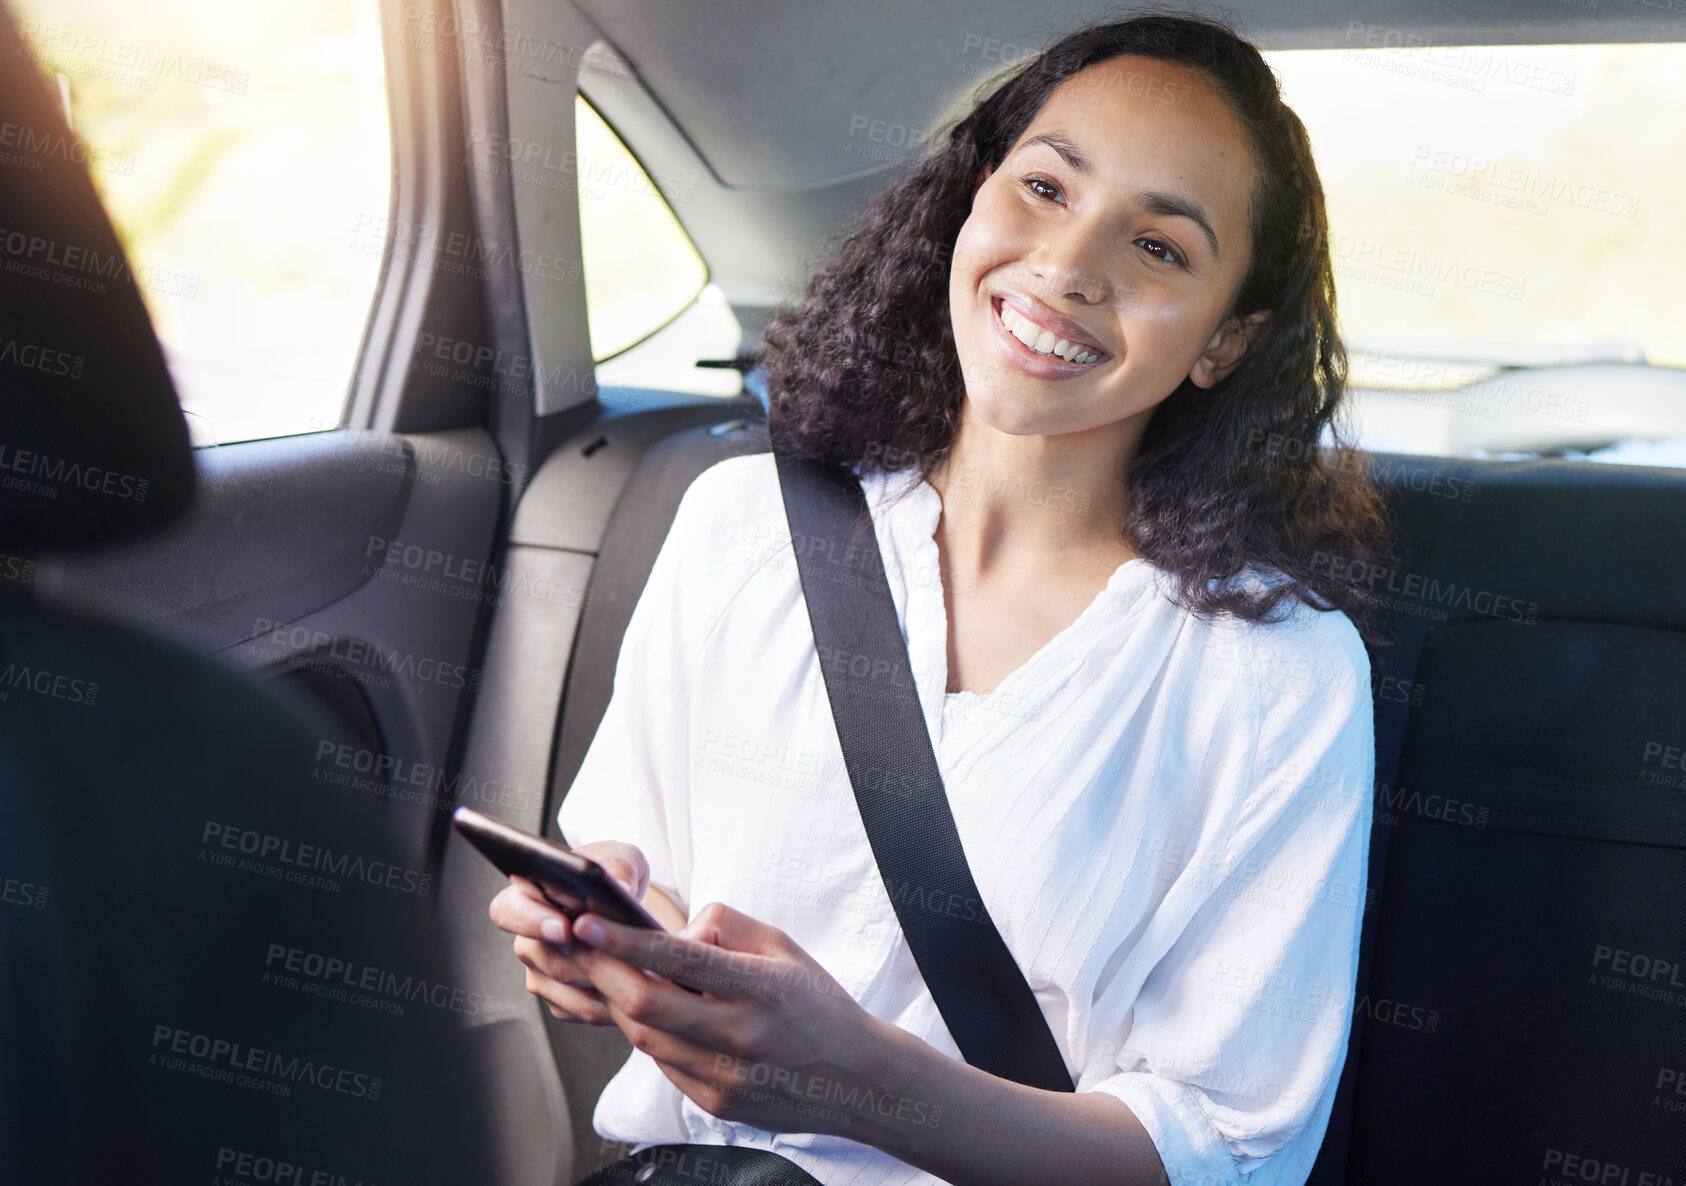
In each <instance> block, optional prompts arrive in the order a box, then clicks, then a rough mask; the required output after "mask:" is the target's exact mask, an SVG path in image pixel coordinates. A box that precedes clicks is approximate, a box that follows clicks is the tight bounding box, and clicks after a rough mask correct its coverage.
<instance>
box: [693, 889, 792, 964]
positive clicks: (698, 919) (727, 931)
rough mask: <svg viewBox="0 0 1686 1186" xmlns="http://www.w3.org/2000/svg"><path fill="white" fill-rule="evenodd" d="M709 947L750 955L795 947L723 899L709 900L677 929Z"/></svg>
mask: <svg viewBox="0 0 1686 1186" xmlns="http://www.w3.org/2000/svg"><path fill="white" fill-rule="evenodd" d="M679 933H680V934H681V935H683V936H685V937H686V938H687V939H695V940H697V941H698V942H699V943H706V944H708V945H709V946H711V947H721V948H724V949H725V950H727V951H742V952H747V953H750V954H752V955H767V956H782V955H790V954H792V953H794V952H795V951H797V950H798V948H797V947H796V945H795V944H794V943H792V942H791V939H790V936H788V935H786V934H785V933H784V932H783V931H781V930H779V929H778V928H777V927H775V926H769V925H768V924H767V923H764V922H762V921H761V920H760V919H758V918H752V917H750V916H749V915H747V914H745V913H744V912H743V911H741V910H734V909H732V908H731V907H730V906H728V905H726V904H725V903H724V902H710V903H709V904H708V905H706V906H704V907H703V908H702V909H701V910H699V911H697V913H696V915H695V917H693V918H692V919H691V921H690V922H688V923H686V924H685V928H684V929H683V930H682V931H680V932H679Z"/></svg>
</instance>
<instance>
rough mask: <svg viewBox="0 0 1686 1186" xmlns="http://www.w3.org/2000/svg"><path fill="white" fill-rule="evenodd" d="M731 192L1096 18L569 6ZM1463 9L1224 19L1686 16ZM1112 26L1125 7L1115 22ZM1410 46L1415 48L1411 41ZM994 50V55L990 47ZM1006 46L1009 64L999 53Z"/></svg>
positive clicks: (1238, 11) (1377, 29)
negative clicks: (589, 22) (613, 51)
mask: <svg viewBox="0 0 1686 1186" xmlns="http://www.w3.org/2000/svg"><path fill="white" fill-rule="evenodd" d="M574 2H575V4H576V5H577V7H578V8H579V9H580V10H581V11H583V12H584V13H586V14H587V15H588V16H589V17H590V18H591V20H592V21H593V23H595V24H596V25H597V27H598V28H599V29H601V30H602V31H603V34H604V36H605V37H606V38H607V39H608V40H609V41H610V42H611V43H612V44H613V45H614V47H615V48H616V50H618V52H619V53H620V55H621V56H622V57H623V58H624V59H625V60H626V61H627V63H628V64H629V65H630V66H631V67H632V69H633V70H635V71H636V72H637V75H638V77H639V78H640V79H641V81H642V82H643V84H644V86H645V87H646V88H647V89H648V91H649V93H650V95H651V96H652V97H653V98H654V99H655V101H656V102H657V103H658V104H660V105H661V107H662V108H664V109H665V111H666V113H667V115H668V117H669V118H670V119H671V120H672V121H673V123H674V125H675V126H676V127H677V128H678V129H679V131H680V132H681V133H682V134H683V135H684V136H685V137H686V138H687V139H688V140H689V141H690V142H691V144H693V145H694V146H695V148H696V151H697V153H698V155H699V156H700V157H701V159H702V161H703V162H704V163H705V164H706V166H707V168H708V169H709V170H710V171H711V172H712V173H713V174H714V177H715V178H716V179H718V180H719V182H721V183H722V184H723V185H725V186H726V187H728V188H733V189H743V188H753V189H774V190H799V189H802V188H805V187H812V186H819V185H825V184H828V183H833V182H837V181H840V180H842V179H844V178H846V177H849V176H852V175H858V174H860V173H861V172H862V171H863V165H869V164H871V163H872V156H871V155H870V154H868V155H866V156H864V157H863V156H861V155H856V153H854V152H851V151H850V150H851V149H855V150H858V149H860V148H862V147H864V145H863V143H862V141H861V140H860V139H859V138H858V137H855V138H851V135H850V132H851V128H852V127H854V128H856V129H857V130H859V123H860V121H861V120H862V119H865V120H868V121H871V120H879V121H883V123H884V125H885V126H886V127H895V126H899V127H901V128H904V129H908V130H909V131H912V130H919V131H923V132H925V133H926V134H927V135H929V134H934V133H935V131H936V130H937V129H938V128H940V127H941V126H942V123H943V121H944V117H945V115H946V114H947V113H948V112H950V111H952V110H954V109H955V108H956V105H957V104H960V103H963V102H964V101H965V99H966V97H967V96H969V95H970V94H971V93H972V91H973V90H974V89H975V88H976V86H977V85H978V84H980V83H982V82H983V81H985V77H986V75H987V74H988V73H989V72H990V71H992V70H993V69H995V68H996V67H997V66H999V65H1000V59H1001V58H1002V57H1003V56H1006V57H1007V58H1008V59H1009V60H1011V59H1013V58H1016V57H1021V56H1023V55H1024V54H1026V53H1030V52H1034V51H1035V50H1036V49H1038V48H1040V47H1041V46H1042V45H1044V44H1046V43H1047V42H1048V41H1050V40H1051V39H1052V38H1054V37H1056V36H1058V35H1060V34H1062V33H1064V32H1066V31H1069V30H1071V29H1074V28H1076V27H1078V26H1079V25H1080V24H1082V23H1083V22H1084V21H1086V20H1088V19H1092V18H1093V17H1095V16H1097V15H1102V14H1103V13H1104V12H1105V11H1106V10H1104V9H1097V7H1096V6H1095V5H1093V4H1092V3H1082V2H1078V0H1052V2H1048V3H1042V4H1038V5H1036V6H1034V8H1031V7H1027V6H1026V5H1025V4H1023V3H1022V0H966V3H964V4H962V3H961V2H960V0H944V2H941V3H930V4H921V5H909V4H906V3H905V2H903V0H852V2H851V3H849V4H838V3H835V0H717V2H715V3H710V4H706V5H703V4H696V3H693V2H691V0H574ZM1580 2H1581V0H1557V2H1555V3H1544V2H1542V0H1494V2H1491V3H1483V4H1480V5H1467V4H1460V3H1451V2H1447V0H1427V2H1421V3H1367V4H1366V3H1356V4H1354V3H1344V2H1343V3H1336V2H1334V0H1316V2H1313V3H1302V2H1296V0H1260V2H1241V3H1236V4H1234V5H1232V6H1229V7H1228V8H1226V9H1224V10H1218V9H1216V8H1214V7H1212V6H1207V5H1193V6H1180V7H1179V8H1178V9H1177V11H1191V12H1206V11H1210V12H1212V13H1213V14H1214V15H1225V16H1227V17H1228V19H1229V20H1230V21H1231V23H1232V24H1233V25H1234V26H1235V27H1236V28H1237V29H1238V30H1239V31H1241V32H1242V34H1243V35H1245V36H1248V37H1250V38H1253V39H1254V40H1256V41H1257V42H1258V43H1259V44H1260V45H1261V46H1262V47H1263V48H1265V49H1277V50H1288V49H1358V48H1364V47H1365V45H1366V43H1368V42H1370V41H1372V39H1373V38H1374V37H1377V36H1380V37H1383V38H1385V39H1386V42H1387V44H1389V45H1392V44H1397V43H1400V42H1405V43H1413V44H1428V45H1477V46H1479V45H1556V44H1585V43H1608V42H1652V41H1662V42H1666V41H1682V40H1686V14H1683V13H1682V12H1681V11H1675V10H1672V9H1664V8H1660V7H1651V6H1649V5H1646V4H1641V3H1620V4H1605V5H1599V6H1598V7H1597V8H1596V9H1588V8H1584V7H1580V6H1579V3H1580ZM1115 11H1117V12H1118V13H1119V14H1120V15H1123V14H1126V13H1128V12H1129V11H1130V10H1129V9H1124V8H1117V9H1115ZM1411 39H1415V41H1412V40H1411ZM992 44H993V46H994V48H993V51H992V49H991V47H992ZM1008 47H1011V49H1010V50H1008V52H1007V53H1006V54H1005V55H1004V54H1003V50H1004V49H1007V48H1008Z"/></svg>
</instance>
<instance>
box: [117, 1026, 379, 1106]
mask: <svg viewBox="0 0 1686 1186" xmlns="http://www.w3.org/2000/svg"><path fill="white" fill-rule="evenodd" d="M189 1058H191V1059H193V1060H194V1064H196V1065H194V1064H189V1063H188V1062H187V1059H189ZM147 1063H148V1065H153V1066H161V1067H164V1068H165V1069H166V1070H173V1071H187V1072H189V1073H190V1074H195V1075H199V1076H201V1077H203V1078H208V1079H217V1080H220V1081H222V1082H225V1083H237V1082H238V1078H240V1077H245V1076H251V1077H254V1078H256V1080H257V1081H256V1082H252V1083H243V1084H239V1085H240V1086H253V1087H259V1086H261V1087H262V1088H265V1089H269V1090H273V1089H274V1088H283V1090H282V1091H276V1092H274V1094H278V1095H284V1094H291V1090H290V1087H291V1085H293V1084H300V1085H304V1086H309V1087H317V1088H320V1089H321V1090H323V1091H331V1092H334V1093H335V1094H337V1095H349V1096H354V1097H356V1098H358V1099H366V1100H370V1101H374V1100H378V1099H380V1097H381V1080H380V1077H379V1076H378V1075H368V1074H364V1073H362V1072H359V1071H353V1070H350V1069H349V1068H346V1067H337V1066H335V1065H334V1064H332V1063H327V1062H323V1063H319V1062H317V1061H315V1060H314V1059H308V1058H300V1057H298V1056H297V1055H292V1056H290V1057H289V1056H288V1055H284V1054H279V1053H277V1052H276V1051H274V1050H263V1049H260V1048H259V1047H257V1046H247V1045H245V1044H244V1043H242V1042H230V1041H228V1040H227V1039H226V1038H213V1037H212V1036H211V1035H209V1034H196V1033H194V1032H193V1031H192V1030H188V1029H182V1028H181V1027H179V1026H173V1025H157V1026H154V1027H153V1029H152V1054H151V1056H150V1057H149V1058H148V1059H147ZM265 1079H267V1080H268V1081H267V1082H265V1081H264V1080H265ZM275 1080H280V1082H275Z"/></svg>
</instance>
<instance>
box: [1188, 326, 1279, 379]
mask: <svg viewBox="0 0 1686 1186" xmlns="http://www.w3.org/2000/svg"><path fill="white" fill-rule="evenodd" d="M1269 320H1270V310H1269V309H1261V310H1259V311H1258V312H1257V313H1249V314H1247V316H1245V317H1231V318H1229V319H1228V320H1227V321H1225V322H1224V323H1223V324H1222V325H1220V326H1219V327H1218V332H1217V333H1215V334H1213V335H1212V340H1211V341H1210V342H1207V343H1206V349H1204V350H1202V351H1201V352H1200V357H1199V358H1197V359H1195V360H1194V369H1193V370H1191V371H1190V372H1189V373H1188V378H1189V381H1190V382H1191V383H1193V384H1194V385H1195V386H1196V387H1212V386H1214V385H1216V384H1217V383H1220V382H1222V381H1223V380H1224V379H1227V378H1228V377H1229V373H1230V372H1231V371H1233V370H1234V369H1235V368H1236V367H1237V366H1239V365H1240V363H1241V360H1242V359H1243V358H1244V357H1246V355H1247V351H1249V350H1251V349H1252V348H1253V343H1254V342H1256V341H1258V338H1259V334H1260V333H1261V332H1262V331H1263V329H1264V325H1265V322H1267V321H1269Z"/></svg>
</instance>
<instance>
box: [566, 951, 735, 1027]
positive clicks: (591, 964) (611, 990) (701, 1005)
mask: <svg viewBox="0 0 1686 1186" xmlns="http://www.w3.org/2000/svg"><path fill="white" fill-rule="evenodd" d="M580 965H581V967H583V968H584V969H585V973H586V975H587V976H588V977H589V978H590V980H591V985H592V987H593V988H595V989H596V990H597V992H598V993H599V994H600V995H601V996H602V998H603V1000H604V1001H605V1002H607V1003H608V1005H609V1008H610V1010H611V1012H617V1011H618V1016H617V1017H616V1021H617V1023H619V1022H620V1021H621V1020H622V1019H623V1018H624V1019H625V1021H626V1022H627V1024H624V1025H622V1026H621V1028H622V1029H623V1030H626V1031H627V1038H628V1039H629V1040H631V1039H633V1037H634V1029H635V1028H648V1029H659V1030H662V1031H664V1032H666V1033H668V1034H671V1035H683V1036H686V1037H689V1038H691V1039H694V1040H701V1041H704V1042H705V1043H706V1042H708V1041H709V1040H710V1039H711V1038H713V1039H714V1040H718V1039H717V1038H714V1035H716V1034H717V1033H719V1032H720V1031H722V1030H724V1029H727V1028H729V1027H730V1026H731V1025H732V1023H733V1022H734V1021H735V1020H737V1018H738V1015H739V1013H740V1012H741V1009H740V1008H739V1007H737V1006H735V1005H733V1004H731V1003H729V1002H725V1001H710V1000H708V999H706V998H704V997H702V996H699V995H698V994H696V993H691V992H686V991H685V990H684V989H682V988H680V987H679V986H678V985H676V984H674V983H672V982H671V981H668V980H664V979H662V978H661V977H659V976H652V975H650V974H649V973H647V972H645V971H643V970H642V969H640V968H636V967H634V966H633V965H631V964H629V963H626V962H625V961H623V960H619V959H616V958H615V957H614V956H612V955H609V954H608V953H607V952H603V951H594V952H591V953H590V954H589V955H586V956H584V957H582V958H581V960H580ZM634 1044H635V1045H636V1044H637V1043H636V1042H635V1043H634ZM639 1048H640V1049H643V1047H639Z"/></svg>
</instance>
